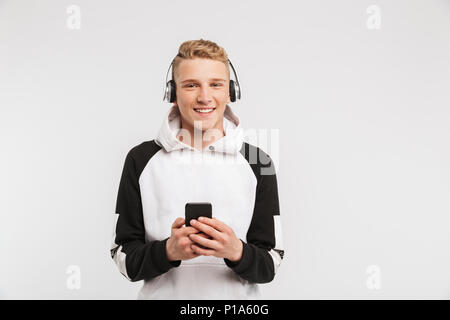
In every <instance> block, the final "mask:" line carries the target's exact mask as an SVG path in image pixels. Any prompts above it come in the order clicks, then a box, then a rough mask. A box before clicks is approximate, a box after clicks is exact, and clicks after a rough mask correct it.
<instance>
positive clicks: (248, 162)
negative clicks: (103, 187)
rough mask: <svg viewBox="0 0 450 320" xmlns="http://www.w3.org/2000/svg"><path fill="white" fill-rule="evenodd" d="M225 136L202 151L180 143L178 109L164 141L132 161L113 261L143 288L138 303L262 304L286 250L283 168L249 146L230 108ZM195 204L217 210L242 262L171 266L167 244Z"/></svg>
mask: <svg viewBox="0 0 450 320" xmlns="http://www.w3.org/2000/svg"><path fill="white" fill-rule="evenodd" d="M223 121H224V123H223V127H224V133H225V135H224V136H223V137H222V138H220V139H218V140H216V141H214V142H213V143H211V144H210V145H208V146H207V147H205V148H203V149H202V150H201V151H200V150H197V149H195V148H193V147H191V146H190V145H188V144H185V143H183V142H182V141H180V140H179V139H178V138H177V134H178V133H179V132H180V129H181V115H180V112H179V109H178V107H176V106H173V107H171V108H170V110H169V111H168V114H167V116H166V117H165V119H164V121H163V124H162V126H161V128H160V130H159V132H158V135H157V138H156V139H154V140H150V141H145V142H143V143H141V144H139V145H137V146H135V147H133V148H132V149H131V150H130V151H129V152H128V154H127V155H126V158H125V163H124V166H123V171H122V175H121V179H120V183H119V190H118V195H117V201H116V214H115V217H116V219H115V223H114V232H113V240H112V246H111V257H112V259H113V260H114V262H115V264H116V265H117V267H118V269H119V271H120V272H121V273H122V274H123V275H124V276H125V277H126V278H127V279H128V280H130V281H133V282H134V281H140V280H143V281H144V283H143V286H142V288H141V289H140V291H139V294H138V299H259V298H260V297H261V296H260V291H259V286H258V284H260V283H267V282H270V281H272V280H273V279H274V276H275V274H276V272H277V270H278V268H279V266H280V264H281V261H282V259H283V256H284V250H283V246H282V240H281V221H280V209H279V199H278V188H277V179H276V174H275V166H274V164H273V161H272V160H271V158H270V156H269V155H268V154H266V153H265V152H264V151H262V150H261V149H260V148H258V147H256V146H253V145H251V144H249V143H247V142H245V141H244V134H243V130H242V128H241V126H240V123H239V119H238V118H237V116H236V115H235V114H234V113H233V111H232V110H231V107H230V106H228V105H227V106H226V109H225V112H224V119H223ZM188 202H210V203H211V204H212V216H213V217H215V218H217V219H218V220H221V221H223V222H224V223H226V224H227V225H228V226H229V227H231V228H232V229H233V231H234V233H235V235H236V236H237V237H238V238H239V239H240V240H241V241H242V243H243V251H242V258H241V259H240V260H239V261H236V262H232V261H230V260H228V259H226V258H217V257H214V256H199V257H196V258H193V259H189V260H183V261H181V260H178V261H169V260H168V258H167V255H166V242H167V240H168V239H169V237H170V234H171V226H172V223H173V222H174V221H175V219H176V218H177V217H184V208H185V204H186V203H188Z"/></svg>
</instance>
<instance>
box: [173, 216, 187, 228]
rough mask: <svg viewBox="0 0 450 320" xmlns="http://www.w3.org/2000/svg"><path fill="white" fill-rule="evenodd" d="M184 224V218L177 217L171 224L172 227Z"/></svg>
mask: <svg viewBox="0 0 450 320" xmlns="http://www.w3.org/2000/svg"><path fill="white" fill-rule="evenodd" d="M183 224H184V218H180V217H179V218H177V219H176V220H175V222H174V223H173V224H172V228H177V229H178V228H180V227H181V226H182V225H183Z"/></svg>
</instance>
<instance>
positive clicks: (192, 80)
mask: <svg viewBox="0 0 450 320" xmlns="http://www.w3.org/2000/svg"><path fill="white" fill-rule="evenodd" d="M209 81H222V82H226V81H227V80H225V79H221V78H213V79H209ZM185 82H198V80H196V79H186V80H183V81H181V83H185Z"/></svg>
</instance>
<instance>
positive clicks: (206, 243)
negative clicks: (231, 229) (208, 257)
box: [189, 234, 218, 250]
mask: <svg viewBox="0 0 450 320" xmlns="http://www.w3.org/2000/svg"><path fill="white" fill-rule="evenodd" d="M189 238H190V239H191V241H194V242H195V243H198V244H201V245H202V246H204V247H207V248H210V249H214V250H217V249H218V243H217V241H215V240H210V239H206V238H204V237H202V236H199V235H196V234H191V235H189Z"/></svg>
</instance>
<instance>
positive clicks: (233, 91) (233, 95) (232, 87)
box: [230, 80, 236, 102]
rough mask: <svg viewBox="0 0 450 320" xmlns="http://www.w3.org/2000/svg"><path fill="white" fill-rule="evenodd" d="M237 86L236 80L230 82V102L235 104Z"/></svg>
mask: <svg viewBox="0 0 450 320" xmlns="http://www.w3.org/2000/svg"><path fill="white" fill-rule="evenodd" d="M235 86H236V84H235V83H234V80H230V101H231V102H235V101H236V87H235Z"/></svg>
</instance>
